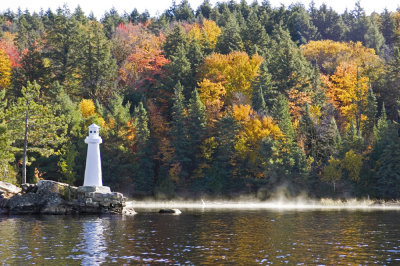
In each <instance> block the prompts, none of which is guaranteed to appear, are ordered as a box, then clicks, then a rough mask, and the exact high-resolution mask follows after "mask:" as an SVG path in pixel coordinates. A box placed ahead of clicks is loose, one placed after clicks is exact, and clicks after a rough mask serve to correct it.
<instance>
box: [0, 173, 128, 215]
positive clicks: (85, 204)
mask: <svg viewBox="0 0 400 266" xmlns="http://www.w3.org/2000/svg"><path fill="white" fill-rule="evenodd" d="M3 186H4V187H7V190H5V189H4V190H0V191H1V193H0V213H8V212H10V213H13V214H38V213H40V214H69V213H116V214H122V213H123V208H124V207H125V205H126V204H125V200H126V199H125V198H124V196H123V195H122V194H121V193H117V192H111V190H110V188H109V187H79V188H77V187H74V186H70V185H68V184H65V183H59V182H55V181H51V180H41V181H39V182H38V183H37V184H36V185H35V184H25V185H24V186H23V189H15V186H14V187H13V185H11V184H8V183H6V184H5V185H3ZM16 188H18V187H16ZM9 191H13V192H17V191H19V192H18V194H12V196H11V197H10V198H9V199H8V198H4V195H5V194H6V193H9Z"/></svg>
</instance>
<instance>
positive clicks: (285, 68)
mask: <svg viewBox="0 0 400 266" xmlns="http://www.w3.org/2000/svg"><path fill="white" fill-rule="evenodd" d="M269 54H270V55H271V58H270V60H269V62H268V69H269V72H270V73H273V75H272V84H273V86H274V87H276V89H277V90H278V91H279V92H281V93H287V92H288V91H289V90H290V89H291V88H296V89H297V90H299V91H304V90H306V89H308V88H309V86H310V82H307V81H311V80H312V77H313V74H314V71H313V68H312V66H311V65H310V63H309V62H308V61H307V60H306V59H305V58H304V56H303V55H302V54H301V51H300V49H299V48H298V47H297V45H296V44H295V43H294V42H293V41H292V40H291V38H290V34H289V32H288V31H286V30H283V29H282V28H277V29H276V30H275V31H274V41H273V44H272V47H271V49H270V51H269Z"/></svg>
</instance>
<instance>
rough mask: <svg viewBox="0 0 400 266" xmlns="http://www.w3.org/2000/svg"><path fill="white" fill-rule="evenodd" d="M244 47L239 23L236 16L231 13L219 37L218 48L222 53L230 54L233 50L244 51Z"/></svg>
mask: <svg viewBox="0 0 400 266" xmlns="http://www.w3.org/2000/svg"><path fill="white" fill-rule="evenodd" d="M243 48H244V46H243V41H242V38H241V36H240V28H239V25H238V23H237V21H236V19H235V17H234V16H233V15H230V16H229V18H228V20H227V22H226V26H225V27H224V28H223V29H222V34H221V35H220V36H219V38H218V42H217V46H216V50H217V51H218V52H219V53H221V54H229V53H230V52H232V51H242V50H243Z"/></svg>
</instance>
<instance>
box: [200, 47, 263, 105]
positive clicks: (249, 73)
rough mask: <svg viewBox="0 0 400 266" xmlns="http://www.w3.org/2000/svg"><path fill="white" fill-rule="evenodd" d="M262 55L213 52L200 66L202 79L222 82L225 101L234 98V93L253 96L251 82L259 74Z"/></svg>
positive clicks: (248, 96)
mask: <svg viewBox="0 0 400 266" xmlns="http://www.w3.org/2000/svg"><path fill="white" fill-rule="evenodd" d="M262 60H263V59H262V57H260V56H258V55H253V56H252V57H249V56H248V55H247V53H245V52H238V51H235V52H231V53H229V54H227V55H222V54H218V53H214V54H211V55H210V56H207V57H206V58H205V59H204V63H203V65H202V66H201V68H200V80H203V79H208V80H210V81H211V82H213V83H221V84H222V85H223V86H224V87H225V89H226V98H225V103H226V102H227V101H230V100H231V99H232V96H233V94H234V93H242V94H244V95H245V96H247V98H248V99H250V97H251V93H252V90H251V83H252V81H253V80H254V78H255V77H256V76H257V74H258V70H259V68H260V65H261V62H262Z"/></svg>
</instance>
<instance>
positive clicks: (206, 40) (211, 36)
mask: <svg viewBox="0 0 400 266" xmlns="http://www.w3.org/2000/svg"><path fill="white" fill-rule="evenodd" d="M221 32H222V31H221V28H220V27H218V25H217V24H216V23H215V22H214V21H212V20H208V19H203V21H202V24H198V23H196V24H195V25H194V26H193V27H192V29H191V30H190V31H189V33H188V34H189V39H191V40H197V41H199V42H200V43H201V45H202V46H207V47H209V48H211V49H214V48H215V45H216V44H217V41H218V37H219V35H221Z"/></svg>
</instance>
